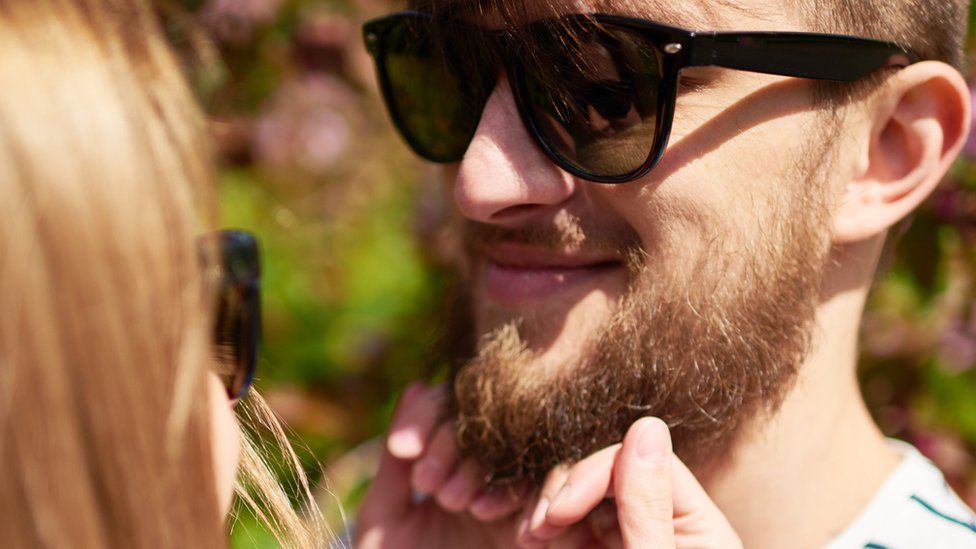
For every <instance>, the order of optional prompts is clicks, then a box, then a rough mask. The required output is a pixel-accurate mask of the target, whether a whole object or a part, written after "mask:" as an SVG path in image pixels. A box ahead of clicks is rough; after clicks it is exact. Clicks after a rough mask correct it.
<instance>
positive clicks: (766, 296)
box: [447, 0, 833, 481]
mask: <svg viewBox="0 0 976 549" xmlns="http://www.w3.org/2000/svg"><path fill="white" fill-rule="evenodd" d="M701 1H704V0H701ZM754 2H758V0H754ZM745 3H746V2H740V3H739V5H740V8H739V9H729V8H717V7H713V8H711V10H709V11H713V12H714V13H711V14H708V13H706V12H705V11H703V10H699V9H697V6H698V4H694V5H693V4H691V3H690V1H689V3H688V6H687V7H688V9H687V10H684V11H683V12H682V11H676V10H675V8H673V7H672V8H671V10H669V12H676V13H684V14H688V15H689V16H691V15H694V14H700V17H696V18H695V19H694V20H687V19H684V20H682V19H675V18H673V17H672V16H670V15H669V14H668V13H666V12H663V11H662V12H660V13H658V14H655V13H654V12H653V11H652V12H651V13H649V14H642V15H646V16H647V17H648V18H652V19H654V20H657V21H660V22H664V23H671V24H676V25H682V26H686V27H691V26H696V25H702V24H710V25H711V27H712V28H709V29H706V30H721V29H733V28H734V29H736V30H778V31H782V30H794V29H800V28H802V25H800V24H799V23H798V22H797V21H796V18H795V17H794V16H793V15H792V14H789V13H786V12H785V8H777V7H775V6H774V7H769V6H753V7H754V8H756V9H750V7H749V6H746V5H745ZM759 8H761V9H759ZM779 10H782V12H781V11H779ZM748 13H755V14H761V15H762V18H761V19H760V18H758V17H752V16H749V15H747V14H748ZM683 76H684V79H683V81H682V86H683V87H682V90H681V91H680V93H679V98H678V102H677V108H676V114H675V121H674V125H673V132H672V138H671V142H670V145H669V148H668V150H667V152H666V153H665V156H664V158H663V160H662V162H661V163H660V165H658V166H657V167H656V168H655V169H654V170H653V171H652V172H651V173H650V174H649V175H647V176H646V177H644V178H643V179H641V180H638V181H635V182H632V183H628V184H623V185H599V184H595V183H590V182H586V181H582V180H577V179H574V178H572V177H571V176H569V175H568V174H566V173H564V172H562V171H560V170H559V168H557V167H556V166H555V165H554V164H553V163H552V162H551V161H550V160H549V159H548V158H546V157H545V156H544V155H543V153H542V152H541V151H540V150H539V149H538V147H537V146H536V145H535V143H534V142H533V141H532V139H531V137H530V136H529V134H528V133H527V131H526V130H525V128H524V126H523V125H522V122H521V121H520V119H519V116H518V113H517V110H516V106H515V104H514V100H513V98H512V95H511V92H510V91H509V89H508V87H507V83H506V82H505V81H504V80H502V82H501V83H500V84H499V86H498V87H497V88H496V89H495V91H494V94H493V95H492V96H491V98H490V99H489V101H488V103H487V106H486V107H485V110H484V113H483V115H482V119H481V122H480V126H479V127H478V130H477V133H476V135H475V137H474V139H473V141H472V143H471V145H470V147H469V149H468V151H467V153H466V155H465V157H464V160H463V161H462V162H461V163H460V164H459V165H456V166H453V167H452V168H450V169H449V170H448V173H447V180H448V183H449V190H450V191H451V193H452V196H453V199H454V203H455V206H456V213H457V221H458V230H459V232H460V234H461V236H462V239H463V243H464V254H463V259H462V260H461V262H460V270H461V273H462V279H463V280H464V282H465V284H466V286H467V290H468V293H469V297H470V303H471V311H470V314H471V315H472V317H473V325H474V327H475V331H476V333H477V335H479V336H480V337H481V339H480V343H479V347H478V349H477V356H476V357H475V358H474V359H472V360H471V361H469V362H467V363H466V364H464V365H463V366H462V367H460V368H459V369H458V370H457V371H456V372H454V385H455V400H456V402H455V405H456V407H457V409H458V412H459V421H460V423H459V427H460V443H461V445H462V447H463V448H464V449H465V450H467V451H468V452H469V453H470V454H471V455H474V456H476V457H478V459H480V460H481V461H482V463H483V464H484V465H486V466H487V467H489V468H490V469H492V470H493V472H494V473H495V474H496V477H498V478H499V479H501V480H513V479H526V478H528V479H531V480H536V481H537V480H539V479H540V477H541V475H542V474H544V472H545V471H546V470H548V469H549V468H550V467H552V466H554V465H556V464H557V463H559V462H561V461H565V460H574V459H578V458H579V457H581V456H583V455H586V454H588V453H590V452H592V451H594V450H596V449H598V448H599V447H602V446H605V445H608V444H611V443H613V442H617V441H619V440H620V438H622V436H623V433H624V431H625V430H626V428H627V426H629V425H630V423H631V422H632V421H634V420H635V419H636V418H638V417H641V416H644V415H657V416H659V417H662V418H663V419H665V420H666V421H668V422H669V424H671V426H672V430H673V436H674V439H675V445H676V449H677V451H678V453H679V455H681V456H682V457H683V458H684V459H686V460H687V461H690V462H691V463H692V464H693V465H695V464H699V465H704V464H706V463H708V462H710V461H711V460H710V459H709V458H710V456H709V455H708V454H709V451H708V450H711V451H712V452H720V451H721V450H722V445H725V446H727V445H729V444H731V443H732V442H733V440H734V438H735V437H734V435H735V434H736V433H738V432H740V431H741V429H742V428H743V427H744V426H745V425H746V424H747V423H746V422H747V420H749V419H751V418H753V417H756V414H759V413H760V412H763V411H771V410H772V409H774V408H775V407H776V406H777V405H778V404H779V402H780V401H781V400H782V398H783V397H784V394H785V392H786V391H787V390H788V388H789V386H790V383H791V382H792V381H793V380H794V378H795V373H796V368H797V367H798V366H799V363H800V362H801V361H802V358H803V355H804V353H805V351H806V347H807V345H808V343H809V336H810V325H811V322H812V319H813V314H814V311H815V307H816V304H817V301H818V296H819V288H820V284H821V280H822V267H823V263H824V260H825V257H826V253H827V249H828V247H829V237H830V235H829V234H828V231H827V227H828V223H827V204H828V200H829V197H830V196H832V194H831V192H830V190H829V189H828V186H829V184H830V183H831V181H830V179H829V178H828V176H827V174H826V173H822V172H823V171H826V170H825V168H824V166H826V165H828V164H829V161H828V160H829V158H828V156H829V155H830V154H831V151H832V150H833V149H832V148H830V147H828V146H827V144H825V143H824V141H823V139H820V138H818V137H817V136H819V135H820V134H821V130H820V128H821V127H822V126H823V125H824V124H825V115H824V114H823V113H821V112H817V111H816V110H815V109H814V107H813V100H812V93H813V84H811V83H810V82H808V81H804V80H799V79H789V78H780V77H773V76H765V75H756V74H750V73H744V72H733V71H725V70H720V69H711V68H700V69H694V70H687V71H686V72H685V73H683Z"/></svg>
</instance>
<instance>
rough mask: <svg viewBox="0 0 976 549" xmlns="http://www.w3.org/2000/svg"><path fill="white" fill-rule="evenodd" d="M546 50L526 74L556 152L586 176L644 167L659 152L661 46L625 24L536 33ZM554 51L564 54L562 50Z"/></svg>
mask: <svg viewBox="0 0 976 549" xmlns="http://www.w3.org/2000/svg"><path fill="white" fill-rule="evenodd" d="M533 39H534V40H535V41H536V43H537V45H539V46H540V48H539V50H540V51H541V53H540V54H537V55H533V56H529V58H528V59H526V60H525V61H523V63H524V65H523V67H522V70H521V71H520V73H521V74H522V75H523V77H522V78H523V83H522V87H523V89H524V94H525V96H526V97H525V99H526V100H525V103H526V104H527V105H526V106H527V109H528V111H529V113H528V115H529V116H530V117H531V118H532V120H533V123H534V124H535V125H536V128H537V131H538V133H539V134H541V135H540V137H541V139H542V140H543V141H544V142H545V145H546V146H547V147H548V148H549V149H550V152H551V154H553V155H555V156H556V157H558V158H559V159H560V160H561V161H562V163H563V164H565V165H567V166H569V167H571V168H573V169H574V170H575V171H576V172H578V173H580V174H584V175H585V176H596V177H598V178H615V177H622V176H627V175H629V174H633V173H635V172H637V171H638V170H639V169H640V168H642V167H643V166H644V164H645V163H646V161H647V160H648V158H649V156H650V154H651V153H652V151H653V150H654V144H655V135H656V133H657V125H658V110H659V95H660V92H659V86H660V82H661V78H662V75H661V62H660V58H659V54H658V52H657V49H656V48H655V47H654V46H652V45H651V44H650V43H648V41H647V40H645V39H644V38H642V37H641V36H639V35H637V34H635V33H633V32H631V31H629V30H623V29H607V28H600V29H596V28H594V29H589V30H588V31H580V32H578V33H575V36H574V41H572V42H570V45H569V48H568V50H569V51H568V52H567V45H566V44H567V42H566V38H565V36H562V35H559V34H556V33H554V32H552V31H551V30H550V29H548V28H545V27H540V28H539V29H536V30H535V31H534V32H533ZM546 52H563V53H562V55H553V54H551V53H550V54H547V53H546Z"/></svg>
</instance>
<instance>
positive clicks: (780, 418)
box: [702, 288, 899, 549]
mask: <svg viewBox="0 0 976 549" xmlns="http://www.w3.org/2000/svg"><path fill="white" fill-rule="evenodd" d="M866 293H867V290H866V288H863V289H853V290H850V291H845V292H839V293H837V294H835V295H833V296H832V297H830V298H829V299H828V300H827V301H826V302H825V303H824V304H822V305H821V307H820V309H819V311H818V316H817V330H818V331H817V333H815V338H816V339H815V342H814V349H813V352H812V353H811V355H810V357H809V358H808V359H807V360H806V362H805V363H804V364H803V366H802V367H801V370H800V374H799V378H798V380H797V384H796V386H795V387H794V388H793V390H792V391H791V392H790V394H789V396H788V397H787V399H786V401H785V402H784V403H783V405H782V407H781V408H780V409H779V410H778V411H777V412H776V413H775V415H774V416H773V417H772V418H766V419H762V420H759V421H757V424H761V426H759V427H758V428H756V429H754V430H753V432H750V433H748V434H747V435H746V436H743V438H742V439H741V441H740V442H739V443H738V445H737V446H736V449H735V452H734V455H733V457H732V459H731V460H730V461H729V462H728V463H727V464H724V466H723V467H722V468H721V469H720V470H717V471H715V472H714V473H713V474H712V475H710V476H709V478H704V479H702V480H703V482H704V484H705V488H706V489H707V490H708V492H709V494H710V495H711V496H712V498H713V499H714V500H715V502H716V503H717V504H718V506H719V507H720V508H721V509H722V510H723V511H724V512H725V514H726V516H727V517H728V518H729V520H730V522H731V523H732V525H733V526H734V527H735V528H736V531H737V532H738V533H739V535H740V536H741V537H742V540H743V543H744V544H745V546H746V547H750V548H753V547H755V548H758V549H763V548H766V547H769V548H773V547H807V546H809V547H821V546H823V545H824V544H826V543H827V542H828V541H829V540H830V539H832V538H833V537H834V536H836V535H837V534H838V533H840V531H841V530H843V529H844V528H845V527H846V526H847V525H848V524H849V523H850V522H851V521H853V520H854V519H855V518H856V517H857V515H858V514H860V512H861V511H862V510H863V509H864V508H865V507H866V506H867V505H868V503H869V501H870V500H871V497H872V496H873V495H874V493H875V492H876V491H877V490H878V488H879V487H880V486H881V484H882V483H883V482H884V480H885V479H886V478H887V477H888V475H889V474H890V473H891V472H892V471H893V470H894V469H895V468H896V467H897V465H898V462H899V457H898V456H897V454H896V453H895V452H894V451H893V450H892V449H891V448H889V446H888V445H887V443H886V442H885V439H884V436H883V435H882V434H881V432H880V430H879V429H878V427H877V426H876V425H875V423H874V422H873V420H872V419H871V417H870V415H869V413H868V411H867V409H866V407H865V405H864V401H863V399H862V397H861V393H860V390H859V387H858V383H857V377H856V364H857V334H858V325H859V322H860V318H861V313H862V310H863V305H864V299H865V295H866ZM797 540H802V542H801V543H799V544H798V543H797Z"/></svg>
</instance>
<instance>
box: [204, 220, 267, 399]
mask: <svg viewBox="0 0 976 549" xmlns="http://www.w3.org/2000/svg"><path fill="white" fill-rule="evenodd" d="M220 239H221V243H220V244H221V252H222V254H223V259H222V262H221V271H222V272H221V283H220V288H219V294H218V298H217V299H218V301H217V318H216V325H215V331H216V333H215V336H216V347H217V359H218V374H219V375H220V377H221V379H222V381H223V382H224V385H225V386H226V388H227V395H228V396H229V397H230V398H231V399H238V398H241V397H243V396H244V395H245V394H246V393H247V389H248V387H250V385H251V381H252V379H253V378H254V370H255V367H256V364H257V352H258V345H259V342H260V337H261V311H260V287H259V281H260V262H259V257H258V248H257V241H256V240H255V239H254V237H253V236H252V235H250V234H248V233H246V232H243V231H223V232H222V233H220Z"/></svg>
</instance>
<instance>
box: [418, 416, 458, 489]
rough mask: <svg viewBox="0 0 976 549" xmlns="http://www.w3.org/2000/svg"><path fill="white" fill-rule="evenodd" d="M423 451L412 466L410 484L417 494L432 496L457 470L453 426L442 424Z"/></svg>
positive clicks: (456, 452)
mask: <svg viewBox="0 0 976 549" xmlns="http://www.w3.org/2000/svg"><path fill="white" fill-rule="evenodd" d="M425 450H426V451H425V452H424V453H423V455H422V456H421V457H420V458H419V459H418V460H417V461H416V463H415V464H414V466H413V471H412V472H411V483H412V484H413V489H414V490H416V491H417V492H420V493H421V494H427V495H432V494H435V493H437V491H438V490H440V488H441V487H442V486H443V485H444V483H445V482H447V481H448V479H450V478H451V475H453V474H454V470H455V469H456V468H457V462H458V459H459V458H458V450H457V445H456V444H455V442H454V426H453V425H451V424H450V423H442V424H441V425H440V427H438V428H437V432H436V433H435V434H434V436H433V437H432V438H431V439H430V442H429V443H428V444H427V447H426V449H425Z"/></svg>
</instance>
